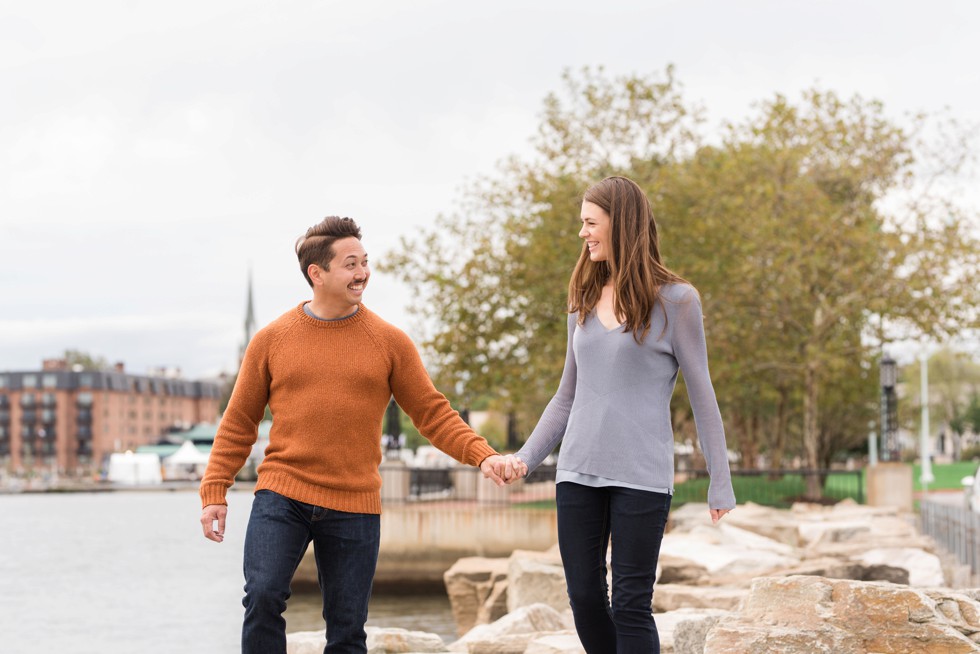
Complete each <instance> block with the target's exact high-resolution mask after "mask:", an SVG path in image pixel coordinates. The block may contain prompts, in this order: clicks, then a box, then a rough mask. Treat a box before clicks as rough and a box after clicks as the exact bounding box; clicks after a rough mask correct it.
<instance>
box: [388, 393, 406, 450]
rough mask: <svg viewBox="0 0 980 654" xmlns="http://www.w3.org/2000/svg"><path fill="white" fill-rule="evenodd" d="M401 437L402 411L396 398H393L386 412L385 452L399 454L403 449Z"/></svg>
mask: <svg viewBox="0 0 980 654" xmlns="http://www.w3.org/2000/svg"><path fill="white" fill-rule="evenodd" d="M401 435H402V425H401V409H399V408H398V404H397V403H396V402H395V398H391V400H390V401H389V402H388V409H387V410H386V411H385V450H387V451H389V452H397V451H398V450H399V449H401Z"/></svg>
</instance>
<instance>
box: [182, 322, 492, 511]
mask: <svg viewBox="0 0 980 654" xmlns="http://www.w3.org/2000/svg"><path fill="white" fill-rule="evenodd" d="M392 395H394V396H395V401H397V402H398V404H399V405H400V406H401V408H402V409H404V410H405V412H406V413H407V414H408V416H409V417H410V418H411V419H412V422H413V423H414V424H415V426H416V427H417V428H418V430H419V433H421V434H422V435H423V436H425V437H426V438H428V439H429V440H430V441H431V442H432V444H433V445H435V446H436V447H438V448H439V449H440V450H442V451H444V452H446V453H447V454H449V455H450V456H452V457H453V458H455V459H456V460H458V461H461V462H463V463H468V464H470V465H474V466H477V465H479V464H480V463H481V462H482V461H483V460H484V459H485V458H487V457H488V456H491V455H493V454H496V452H495V451H494V450H493V448H491V447H490V445H489V444H487V442H486V440H484V439H483V438H482V437H481V436H479V435H477V434H476V433H474V432H473V431H472V430H471V429H470V428H469V427H468V426H467V425H466V423H465V422H463V420H462V419H461V418H460V417H459V414H458V413H457V412H456V411H454V410H453V409H452V408H451V407H450V406H449V401H448V400H446V398H445V396H444V395H443V394H442V393H440V392H439V391H438V390H436V388H435V387H434V386H433V385H432V382H431V380H430V379H429V375H428V374H427V373H426V371H425V368H424V367H423V366H422V361H421V359H420V358H419V355H418V352H417V351H416V349H415V345H414V344H413V343H412V341H411V340H410V339H409V338H408V336H406V335H405V333H404V332H402V331H401V330H400V329H398V328H396V327H394V326H393V325H390V324H388V323H387V322H385V321H384V320H382V319H381V318H379V317H378V316H377V315H375V314H374V313H372V312H371V311H369V310H368V309H367V308H366V307H364V305H360V306H359V307H358V310H357V312H356V313H355V314H354V315H353V316H351V317H349V318H344V319H342V320H331V321H324V320H317V319H315V318H312V317H310V316H308V315H307V314H306V312H305V311H304V310H303V304H300V305H299V306H297V307H296V308H295V309H293V310H291V311H288V312H287V313H285V314H283V315H282V316H280V317H279V318H277V319H276V320H275V321H274V322H272V323H271V324H270V325H268V326H267V327H265V328H264V329H262V330H260V331H259V332H258V333H257V334H255V336H254V337H253V338H252V341H251V342H250V343H249V344H248V348H246V351H245V358H244V360H243V361H242V366H241V370H240V371H239V373H238V380H237V381H236V383H235V389H234V391H233V392H232V395H231V400H230V401H229V403H228V408H227V410H226V411H225V414H224V416H223V417H222V419H221V425H220V426H219V427H218V433H217V435H216V436H215V439H214V447H213V448H212V449H211V457H210V459H209V461H208V467H207V471H206V472H205V474H204V479H203V480H202V482H201V501H202V503H203V505H205V506H207V505H209V504H225V503H226V501H225V494H226V492H227V490H228V488H229V487H230V486H231V485H232V483H233V482H234V478H235V475H236V474H237V473H238V471H239V470H241V468H242V466H243V465H245V461H246V459H247V458H248V455H249V453H250V452H251V449H252V445H253V444H254V443H255V440H256V438H257V437H258V423H259V421H260V420H261V419H262V416H263V414H264V412H265V407H266V404H268V405H269V408H270V409H271V410H272V415H273V423H272V430H271V432H270V433H269V446H268V447H267V448H266V451H265V459H264V460H263V462H262V464H261V465H260V466H259V469H258V482H257V483H256V486H255V490H256V491H259V490H262V489H268V490H271V491H275V492H276V493H279V494H280V495H285V496H286V497H289V498H291V499H294V500H297V501H300V502H306V503H308V504H313V505H316V506H322V507H326V508H329V509H335V510H337V511H347V512H351V513H381V493H380V489H381V475H380V473H379V472H378V466H379V465H380V463H381V423H382V419H383V416H384V413H385V409H386V408H387V406H388V401H389V399H390V398H391V396H392Z"/></svg>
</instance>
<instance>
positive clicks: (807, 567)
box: [769, 557, 909, 586]
mask: <svg viewBox="0 0 980 654" xmlns="http://www.w3.org/2000/svg"><path fill="white" fill-rule="evenodd" d="M776 575H778V576H783V577H788V576H791V575H803V576H809V577H828V578H830V579H853V580H855V581H889V582H891V583H893V584H904V585H906V586H908V584H909V571H908V570H906V569H905V568H899V567H897V566H891V565H885V564H866V563H862V562H860V561H850V560H847V559H835V558H830V557H822V558H817V559H810V560H807V561H804V562H803V563H801V564H800V565H798V566H795V567H793V568H789V569H786V570H779V571H777V572H773V573H772V574H770V575H769V576H776Z"/></svg>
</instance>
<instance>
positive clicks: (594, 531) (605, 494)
mask: <svg viewBox="0 0 980 654" xmlns="http://www.w3.org/2000/svg"><path fill="white" fill-rule="evenodd" d="M670 500H671V497H670V495H669V494H667V493H653V492H649V491H641V490H635V489H632V488H622V487H618V486H607V487H601V488H595V487H592V486H583V485H581V484H576V483H572V482H567V481H563V482H561V483H559V484H558V488H557V501H558V545H559V548H560V549H561V558H562V562H563V564H564V566H565V582H566V584H567V585H568V599H569V603H570V604H571V606H572V614H573V615H574V617H575V630H576V631H577V632H578V637H579V640H581V641H582V646H583V647H585V651H586V652H588V654H614V653H615V654H651V653H654V654H659V652H660V638H659V636H658V635H657V625H656V623H655V622H654V620H653V613H652V608H651V604H652V600H653V581H654V578H655V576H656V571H657V558H658V557H659V556H660V541H661V540H662V539H663V536H664V529H665V528H666V526H667V513H668V512H669V511H670ZM610 537H611V538H612V604H611V605H610V603H609V592H608V588H607V585H606V547H607V545H608V544H609V539H610Z"/></svg>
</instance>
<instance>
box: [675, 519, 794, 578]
mask: <svg viewBox="0 0 980 654" xmlns="http://www.w3.org/2000/svg"><path fill="white" fill-rule="evenodd" d="M660 554H661V556H665V557H668V558H667V560H668V561H672V562H673V563H674V565H675V566H676V565H677V561H678V560H685V561H688V562H690V563H691V564H692V565H697V566H701V567H703V568H704V569H705V570H706V571H707V572H708V573H710V575H713V576H717V575H722V576H730V575H751V576H759V575H763V574H766V573H768V572H770V571H772V570H777V569H780V568H788V567H791V566H793V565H796V564H797V563H799V562H800V555H799V554H798V553H797V552H796V551H795V550H794V548H793V547H791V546H789V545H786V544H785V543H781V542H779V541H776V540H773V539H771V538H766V537H765V536H761V535H759V534H757V533H753V532H750V531H747V530H745V529H740V528H738V527H733V526H731V525H719V526H716V527H709V526H698V527H694V528H693V529H692V530H691V531H689V532H687V533H674V532H670V533H668V534H666V535H665V536H664V538H663V542H662V543H661V545H660Z"/></svg>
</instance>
